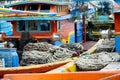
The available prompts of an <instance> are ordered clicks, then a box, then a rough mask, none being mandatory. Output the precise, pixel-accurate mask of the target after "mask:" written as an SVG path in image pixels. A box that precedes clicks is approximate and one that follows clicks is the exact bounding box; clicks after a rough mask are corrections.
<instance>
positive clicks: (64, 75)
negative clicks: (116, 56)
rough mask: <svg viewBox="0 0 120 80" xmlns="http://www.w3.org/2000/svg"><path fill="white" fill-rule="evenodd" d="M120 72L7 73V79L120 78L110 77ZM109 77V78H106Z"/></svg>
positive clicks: (74, 79)
mask: <svg viewBox="0 0 120 80" xmlns="http://www.w3.org/2000/svg"><path fill="white" fill-rule="evenodd" d="M118 73H120V70H118V71H88V72H69V73H68V72H67V73H47V74H45V73H41V74H40V73H33V74H7V75H5V76H4V79H5V80H9V79H10V80H120V76H115V77H111V78H110V77H109V76H112V75H115V74H118ZM105 78H108V79H105Z"/></svg>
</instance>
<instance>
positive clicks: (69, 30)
mask: <svg viewBox="0 0 120 80" xmlns="http://www.w3.org/2000/svg"><path fill="white" fill-rule="evenodd" d="M71 4H73V2H71V1H69V0H68V1H65V0H63V1H56V0H47V1H43V0H41V1H40V0H32V1H31V0H21V1H20V2H16V3H13V4H9V5H6V7H9V8H0V20H5V21H8V22H11V24H12V27H13V34H12V35H6V34H5V33H4V32H3V33H2V34H1V35H2V36H1V40H2V41H3V42H4V41H7V42H8V43H9V42H10V43H12V44H13V47H14V48H15V49H16V50H17V53H18V56H16V57H19V58H20V57H21V55H22V53H21V52H23V49H24V48H23V47H24V46H25V45H26V44H27V43H28V42H49V43H51V44H53V45H60V44H63V43H75V42H79V43H80V42H83V35H84V34H83V22H82V20H78V21H77V22H73V21H71V18H72V16H71V15H70V13H69V11H70V9H71V8H72V6H71ZM10 8H12V9H10ZM74 25H75V26H74ZM76 31H77V32H76ZM91 43H92V42H91ZM95 43H96V42H94V44H95ZM87 44H88V43H87ZM94 44H93V43H92V45H90V46H89V47H88V48H87V49H89V48H90V47H92V46H93V45H94ZM2 49H3V48H2ZM7 49H8V51H9V50H11V48H7ZM87 49H85V50H87ZM5 51H6V50H5ZM5 51H3V52H5ZM19 52H20V53H19ZM9 53H10V52H7V54H9ZM10 55H11V54H10ZM6 57H9V56H7V55H6ZM74 59H76V57H75V58H69V59H67V60H63V61H58V62H55V63H47V64H36V65H32V66H30V65H29V66H19V65H17V66H8V67H5V68H0V78H2V77H3V75H5V74H13V73H41V72H47V71H49V70H52V69H54V68H57V67H59V66H62V65H64V64H66V63H68V62H70V61H72V60H74ZM7 61H8V62H9V60H7ZM14 61H17V63H18V62H19V61H18V60H14Z"/></svg>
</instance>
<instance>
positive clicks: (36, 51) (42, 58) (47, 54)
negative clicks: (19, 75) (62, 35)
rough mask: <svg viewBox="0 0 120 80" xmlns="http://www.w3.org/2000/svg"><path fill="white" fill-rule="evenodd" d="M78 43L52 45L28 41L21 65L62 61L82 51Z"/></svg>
mask: <svg viewBox="0 0 120 80" xmlns="http://www.w3.org/2000/svg"><path fill="white" fill-rule="evenodd" d="M68 45H69V46H68ZM82 49H83V46H82V45H81V44H80V43H75V44H64V47H63V45H61V46H53V45H51V44H49V43H43V42H41V43H29V44H27V45H26V46H25V47H24V52H23V54H22V60H21V65H32V64H44V63H51V62H56V61H62V60H65V59H67V58H71V57H72V56H74V55H77V52H78V51H79V52H80V51H82Z"/></svg>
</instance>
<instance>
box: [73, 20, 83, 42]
mask: <svg viewBox="0 0 120 80" xmlns="http://www.w3.org/2000/svg"><path fill="white" fill-rule="evenodd" d="M81 41H83V22H82V20H80V21H77V22H75V42H81Z"/></svg>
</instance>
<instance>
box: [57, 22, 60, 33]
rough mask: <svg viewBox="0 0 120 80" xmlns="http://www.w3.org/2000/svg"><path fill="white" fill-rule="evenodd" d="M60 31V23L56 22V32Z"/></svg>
mask: <svg viewBox="0 0 120 80" xmlns="http://www.w3.org/2000/svg"><path fill="white" fill-rule="evenodd" d="M60 29H61V26H60V21H57V30H58V31H59V30H60Z"/></svg>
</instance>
